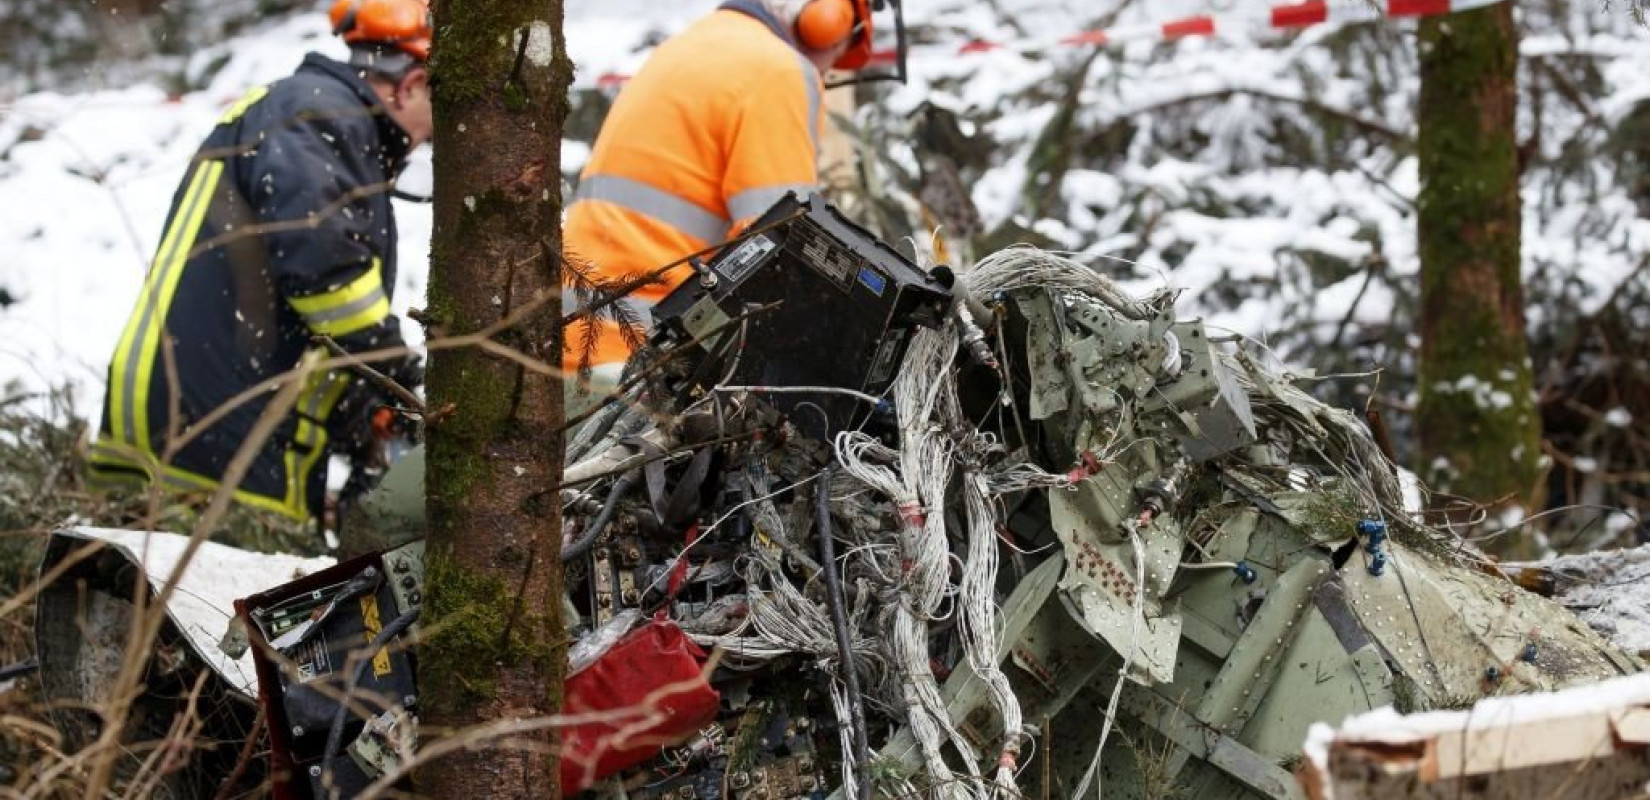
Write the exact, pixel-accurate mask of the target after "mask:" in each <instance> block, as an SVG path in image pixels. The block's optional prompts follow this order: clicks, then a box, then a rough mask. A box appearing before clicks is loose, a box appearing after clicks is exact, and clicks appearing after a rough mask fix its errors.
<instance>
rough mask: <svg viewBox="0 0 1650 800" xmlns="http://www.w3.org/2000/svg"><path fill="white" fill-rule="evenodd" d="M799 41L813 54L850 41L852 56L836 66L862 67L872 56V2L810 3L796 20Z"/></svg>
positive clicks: (828, 0)
mask: <svg viewBox="0 0 1650 800" xmlns="http://www.w3.org/2000/svg"><path fill="white" fill-rule="evenodd" d="M796 38H797V41H799V42H800V43H801V44H802V46H804V47H807V48H808V49H810V50H829V49H831V48H832V47H835V46H837V45H839V44H841V43H843V42H844V41H848V42H850V44H849V45H848V52H846V53H844V54H843V56H842V58H840V59H838V60H837V62H836V64H835V65H834V66H836V68H837V69H857V68H859V67H862V66H864V65H865V62H866V61H868V60H869V59H870V54H871V2H870V0H810V2H809V3H808V4H807V5H805V6H803V7H802V12H801V13H800V14H797V16H796Z"/></svg>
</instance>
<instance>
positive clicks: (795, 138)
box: [722, 53, 825, 236]
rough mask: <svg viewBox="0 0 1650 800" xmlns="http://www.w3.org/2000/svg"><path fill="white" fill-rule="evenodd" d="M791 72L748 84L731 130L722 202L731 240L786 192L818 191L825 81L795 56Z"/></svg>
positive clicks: (805, 192)
mask: <svg viewBox="0 0 1650 800" xmlns="http://www.w3.org/2000/svg"><path fill="white" fill-rule="evenodd" d="M795 56H796V65H795V67H794V68H792V69H790V70H788V71H786V72H784V73H782V74H781V75H779V76H765V77H764V78H762V79H758V80H755V81H752V82H751V86H750V89H749V91H747V92H745V96H744V97H743V99H742V103H741V105H740V110H739V113H738V115H737V118H736V120H735V122H734V125H733V127H732V128H731V136H730V139H731V141H730V143H729V147H728V156H727V159H728V160H727V171H726V172H725V173H724V174H723V176H722V199H723V201H724V202H725V203H726V204H727V209H728V217H729V219H731V220H733V230H732V233H731V235H733V236H736V235H738V234H739V232H741V231H743V230H744V229H745V227H746V226H748V225H749V224H750V223H751V222H752V221H753V220H755V219H756V218H757V217H758V216H761V214H762V212H764V211H766V210H768V207H769V206H772V205H773V204H774V203H775V202H777V201H778V200H779V199H780V198H782V197H784V196H785V194H786V193H787V192H792V191H794V192H797V193H798V194H800V195H803V196H806V195H807V193H808V192H812V191H815V190H816V189H818V188H819V132H820V129H821V126H822V125H823V124H824V121H825V117H824V108H823V103H822V102H821V99H822V97H823V95H824V82H823V81H822V80H821V79H820V77H819V72H818V71H817V70H815V69H814V66H813V64H811V63H809V62H808V61H807V60H806V59H804V58H803V57H802V55H801V54H800V53H797V54H795Z"/></svg>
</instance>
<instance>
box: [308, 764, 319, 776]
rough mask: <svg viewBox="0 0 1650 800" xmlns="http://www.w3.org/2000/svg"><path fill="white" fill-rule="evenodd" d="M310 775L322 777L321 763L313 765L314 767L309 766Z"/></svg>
mask: <svg viewBox="0 0 1650 800" xmlns="http://www.w3.org/2000/svg"><path fill="white" fill-rule="evenodd" d="M309 775H310V777H312V778H319V777H321V765H320V764H316V765H315V766H312V767H310V768H309Z"/></svg>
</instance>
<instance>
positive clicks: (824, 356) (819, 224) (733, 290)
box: [652, 194, 951, 431]
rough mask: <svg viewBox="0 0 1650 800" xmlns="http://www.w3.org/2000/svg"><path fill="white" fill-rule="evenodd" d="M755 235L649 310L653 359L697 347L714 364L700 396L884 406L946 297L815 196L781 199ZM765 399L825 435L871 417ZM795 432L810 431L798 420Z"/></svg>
mask: <svg viewBox="0 0 1650 800" xmlns="http://www.w3.org/2000/svg"><path fill="white" fill-rule="evenodd" d="M750 230H752V231H756V233H753V234H751V235H749V236H747V237H745V238H743V239H742V240H740V241H738V242H737V243H735V244H730V245H729V246H727V247H724V248H723V249H722V250H721V251H719V252H718V253H717V254H716V256H715V257H714V258H712V259H711V260H710V262H709V263H708V264H706V265H703V267H702V268H701V274H700V275H699V276H697V277H690V278H689V279H688V280H687V281H686V282H684V283H683V284H682V285H681V286H679V287H677V288H676V290H675V291H674V292H672V293H671V294H670V295H669V296H667V297H666V298H665V299H664V300H662V301H660V302H659V304H658V305H657V306H655V307H654V309H653V319H654V335H653V339H652V342H653V344H654V345H655V348H654V349H655V350H656V351H668V350H670V349H672V348H674V347H679V346H682V345H683V344H685V343H687V342H690V341H693V340H695V339H700V340H702V342H701V344H702V346H703V347H704V348H705V349H706V350H707V351H708V352H710V353H712V354H720V357H718V358H712V359H711V360H710V361H711V363H709V364H705V365H703V366H702V368H701V369H699V370H697V372H695V374H694V375H693V376H692V377H691V379H690V380H691V382H692V383H693V384H694V387H695V388H698V389H709V388H710V387H711V386H714V385H737V386H763V387H773V388H785V387H831V388H843V389H854V390H857V391H859V392H862V393H865V394H869V395H876V396H881V395H882V394H883V393H884V392H885V391H886V390H887V389H888V387H889V385H890V384H892V383H893V379H894V376H895V373H896V372H897V370H898V368H899V365H900V362H901V361H902V360H903V359H904V357H905V349H906V346H907V345H908V344H909V343H910V341H911V336H912V334H913V333H914V332H915V330H916V328H917V327H919V326H921V327H929V328H933V327H938V326H939V324H940V323H941V322H942V321H943V320H944V319H945V315H946V314H947V313H948V312H949V309H950V307H951V293H950V291H949V290H948V289H947V288H946V287H945V286H944V285H942V284H940V283H939V282H938V281H937V280H935V279H934V278H933V277H931V276H930V275H928V274H927V273H925V272H923V271H922V270H921V269H919V268H918V267H917V266H916V265H915V264H912V263H911V262H910V261H909V260H907V259H906V258H905V257H904V256H902V255H900V254H899V252H898V251H896V250H894V249H893V248H892V247H889V246H888V245H887V244H884V243H883V242H882V241H880V240H878V239H877V238H876V237H875V236H873V235H871V233H870V232H868V231H866V230H865V229H864V228H861V227H859V226H858V225H855V224H854V223H853V222H850V221H849V220H848V219H847V218H846V217H844V216H843V215H842V214H841V213H840V212H839V211H837V210H836V209H835V208H834V207H832V206H831V205H830V204H828V203H826V202H825V200H824V199H823V198H821V197H820V196H819V195H817V194H815V195H810V196H809V197H808V198H807V199H806V200H803V199H801V198H799V197H798V196H796V195H795V194H790V195H787V196H786V197H784V198H783V199H781V200H780V201H779V202H777V203H775V204H774V205H773V207H772V208H770V209H768V211H767V212H766V213H764V214H763V215H762V216H761V217H760V218H759V219H757V220H756V222H755V223H753V224H752V225H751V228H750ZM707 272H708V277H707ZM774 303H777V304H778V305H777V306H776V307H774V308H772V309H770V310H766V311H756V312H753V313H751V314H750V315H749V316H748V317H747V318H745V319H744V320H738V317H739V316H740V315H741V314H744V313H746V312H747V311H750V310H752V309H756V308H761V307H763V306H766V305H768V304H774ZM741 339H742V340H743V341H742V344H743V347H741V346H740V344H741ZM769 399H770V400H771V401H772V403H773V404H774V405H775V406H778V407H780V408H782V409H786V410H791V409H793V408H794V407H795V406H796V404H797V403H800V402H811V403H814V404H817V405H819V406H820V407H821V408H823V409H825V411H826V412H827V415H828V416H829V417H830V422H831V430H832V431H837V430H842V429H844V428H848V427H852V426H853V425H854V424H855V423H856V421H858V420H863V419H864V418H865V417H866V416H867V412H869V411H870V410H871V409H870V408H869V406H868V404H867V403H865V402H863V401H862V400H858V399H855V398H853V397H848V396H844V395H841V394H831V393H814V394H810V393H785V394H774V395H773V396H772V397H770V398H769ZM815 419H817V417H815ZM797 422H798V424H803V425H808V426H811V424H812V423H811V420H810V419H809V418H808V417H807V416H804V415H797Z"/></svg>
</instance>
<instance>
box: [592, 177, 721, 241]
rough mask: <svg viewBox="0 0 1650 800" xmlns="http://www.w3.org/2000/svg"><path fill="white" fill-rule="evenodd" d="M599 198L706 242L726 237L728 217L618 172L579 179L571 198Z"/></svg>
mask: <svg viewBox="0 0 1650 800" xmlns="http://www.w3.org/2000/svg"><path fill="white" fill-rule="evenodd" d="M580 200H600V201H602V202H604V203H612V204H614V205H617V206H623V207H624V208H627V209H630V210H631V211H634V212H636V213H638V214H645V215H647V216H649V217H652V218H654V219H656V220H658V221H660V222H663V223H665V224H666V225H669V226H671V227H672V228H675V229H676V230H679V231H681V232H682V233H685V234H687V235H689V236H692V237H694V238H696V239H699V240H701V241H703V242H705V243H707V244H721V243H722V241H723V240H725V239H727V238H728V221H727V220H725V219H723V218H722V217H720V216H718V215H716V214H714V213H712V212H710V211H706V210H705V209H703V208H700V207H699V206H697V205H695V204H693V203H692V202H689V201H687V200H684V199H682V198H680V197H677V196H676V195H673V194H671V193H670V192H667V191H665V190H663V189H659V188H656V187H653V186H649V185H647V184H645V183H642V182H641V181H638V180H632V179H630V178H624V177H620V176H618V175H591V176H590V177H588V178H585V179H584V180H583V181H581V182H580V183H579V190H578V191H577V192H574V193H573V202H575V203H577V202H578V201H580Z"/></svg>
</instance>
